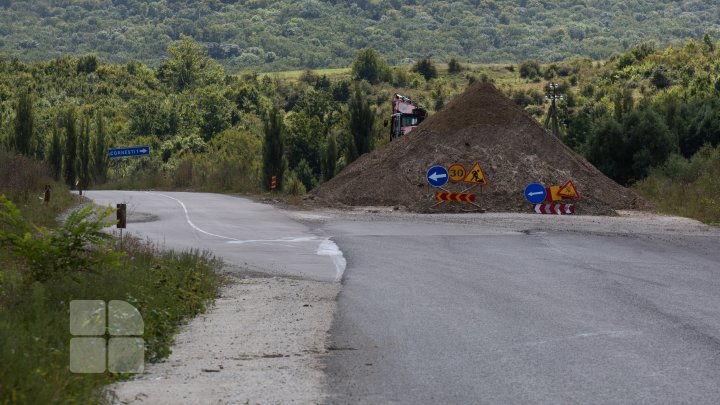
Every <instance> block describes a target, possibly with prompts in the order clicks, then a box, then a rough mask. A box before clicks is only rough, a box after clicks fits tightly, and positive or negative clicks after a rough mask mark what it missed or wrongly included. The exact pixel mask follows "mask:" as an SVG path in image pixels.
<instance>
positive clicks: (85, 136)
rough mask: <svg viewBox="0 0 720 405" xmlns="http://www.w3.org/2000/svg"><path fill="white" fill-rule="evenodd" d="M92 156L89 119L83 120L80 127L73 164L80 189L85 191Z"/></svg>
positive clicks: (88, 179)
mask: <svg viewBox="0 0 720 405" xmlns="http://www.w3.org/2000/svg"><path fill="white" fill-rule="evenodd" d="M91 160H92V155H91V154H90V119H89V118H87V117H85V118H83V121H82V124H81V125H80V135H79V136H78V142H77V156H76V160H75V164H76V165H77V168H76V172H77V177H78V180H79V181H80V188H81V189H86V188H87V187H88V185H89V184H90V168H91V164H92V162H91Z"/></svg>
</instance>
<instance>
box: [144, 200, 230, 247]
mask: <svg viewBox="0 0 720 405" xmlns="http://www.w3.org/2000/svg"><path fill="white" fill-rule="evenodd" d="M149 194H157V195H159V196H163V197H165V198H169V199H171V200H175V201H177V203H178V204H180V206H181V207H182V209H183V211H185V220H186V221H187V223H188V225H190V226H191V227H192V228H193V229H194V230H196V231H198V232H200V233H204V234H205V235H209V236H214V237H216V238H220V239H227V240H232V241H234V240H237V239H235V238H229V237H227V236H222V235H216V234H214V233H210V232H207V231H204V230H202V229H200V228H198V227H197V226H195V224H193V222H192V221H191V220H190V214H189V213H188V209H187V207H186V206H185V203H183V202H182V201H180V200H178V199H177V198H175V197H170V196H169V195H166V194H161V193H149Z"/></svg>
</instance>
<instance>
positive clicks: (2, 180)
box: [0, 152, 221, 404]
mask: <svg viewBox="0 0 720 405" xmlns="http://www.w3.org/2000/svg"><path fill="white" fill-rule="evenodd" d="M0 163H2V169H3V170H2V171H0V195H2V194H4V195H7V196H8V197H9V198H10V199H13V200H14V201H15V203H16V204H12V203H9V202H8V201H7V200H5V201H4V202H2V204H0V214H1V215H0V404H52V403H63V404H65V403H68V404H93V403H102V402H103V398H102V397H101V387H102V386H103V385H104V384H107V383H110V382H112V381H116V380H118V379H121V378H124V377H127V376H123V375H114V374H110V373H104V374H73V373H71V372H70V371H69V343H70V339H71V336H70V331H69V306H70V302H71V301H72V300H83V299H91V300H105V301H110V300H123V301H127V302H129V303H130V304H132V305H134V306H135V307H136V308H138V310H139V311H140V313H141V315H142V317H143V321H144V324H145V325H144V335H143V339H144V340H145V344H146V361H155V360H158V359H161V358H163V357H166V356H167V355H168V354H169V353H170V345H171V343H172V339H173V334H174V333H175V332H176V331H177V328H178V326H179V325H180V324H181V323H182V322H184V320H185V319H188V318H189V317H193V316H195V315H197V314H198V313H200V312H202V311H204V310H205V309H206V306H207V305H208V304H209V303H210V302H211V300H212V299H213V298H214V297H215V296H216V294H217V290H218V287H219V284H220V278H219V276H218V275H217V270H218V268H219V266H220V265H221V264H220V262H219V261H218V260H216V259H214V258H213V257H212V256H211V255H210V254H208V253H204V252H198V251H187V252H182V253H178V252H172V251H163V250H161V249H159V248H158V247H157V246H154V245H152V244H150V243H148V242H143V241H139V240H134V239H129V240H128V239H126V241H125V242H124V247H123V249H122V250H121V249H120V248H119V246H118V244H117V241H116V240H115V239H113V238H109V239H108V238H106V237H99V235H98V234H97V232H99V230H100V229H102V226H103V223H104V221H103V219H102V218H101V215H99V214H97V213H96V212H93V211H90V210H84V211H83V210H81V211H79V212H78V213H77V214H71V215H70V217H69V219H68V220H66V221H65V222H64V224H63V225H62V226H60V227H55V225H56V221H55V218H56V217H57V216H58V215H59V214H60V213H62V212H63V211H65V210H66V208H67V206H69V205H70V204H72V202H73V199H72V197H71V196H70V194H69V192H68V191H67V189H66V188H63V186H62V185H59V184H58V183H53V182H52V178H51V177H50V176H49V173H48V172H47V170H46V168H44V167H43V166H42V165H40V164H38V163H37V162H34V161H32V160H30V159H27V158H24V157H20V156H16V155H12V154H7V153H2V152H0ZM6 169H7V170H6ZM45 184H53V191H54V193H53V197H52V201H53V202H52V203H51V204H50V205H48V206H44V205H43V204H42V201H41V200H40V199H39V196H40V195H41V192H42V190H43V189H44V185H45ZM36 200H37V201H36ZM16 205H17V207H19V208H20V209H17V207H16ZM46 226H49V228H46Z"/></svg>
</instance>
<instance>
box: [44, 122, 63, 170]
mask: <svg viewBox="0 0 720 405" xmlns="http://www.w3.org/2000/svg"><path fill="white" fill-rule="evenodd" d="M47 159H48V163H49V164H50V168H51V170H52V172H53V178H55V180H56V181H57V180H60V175H61V174H62V159H63V149H62V141H61V140H60V129H59V128H58V125H57V123H55V125H53V129H52V138H51V140H50V146H49V148H48V152H47Z"/></svg>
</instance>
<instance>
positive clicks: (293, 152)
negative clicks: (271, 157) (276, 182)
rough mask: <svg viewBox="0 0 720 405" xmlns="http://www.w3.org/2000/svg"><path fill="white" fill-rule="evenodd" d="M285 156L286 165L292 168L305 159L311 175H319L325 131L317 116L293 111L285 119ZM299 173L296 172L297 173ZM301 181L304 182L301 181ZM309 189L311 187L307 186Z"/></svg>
mask: <svg viewBox="0 0 720 405" xmlns="http://www.w3.org/2000/svg"><path fill="white" fill-rule="evenodd" d="M286 123H287V125H286V134H285V156H286V158H287V162H288V167H289V168H290V169H291V170H294V169H295V168H297V167H298V165H299V164H300V161H302V160H305V163H306V164H307V165H308V166H309V167H310V169H311V171H312V173H313V175H314V176H315V177H318V176H319V175H320V152H321V148H322V139H323V137H324V134H325V131H324V128H323V125H322V123H321V122H320V120H319V119H318V118H317V117H314V116H313V117H310V116H308V115H307V114H305V113H304V112H293V113H291V114H289V115H288V117H287V119H286ZM299 174H300V173H299V172H298V175H299ZM303 183H305V182H304V181H303ZM305 186H306V188H307V189H308V190H309V189H310V188H312V187H307V186H308V185H307V184H305Z"/></svg>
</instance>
